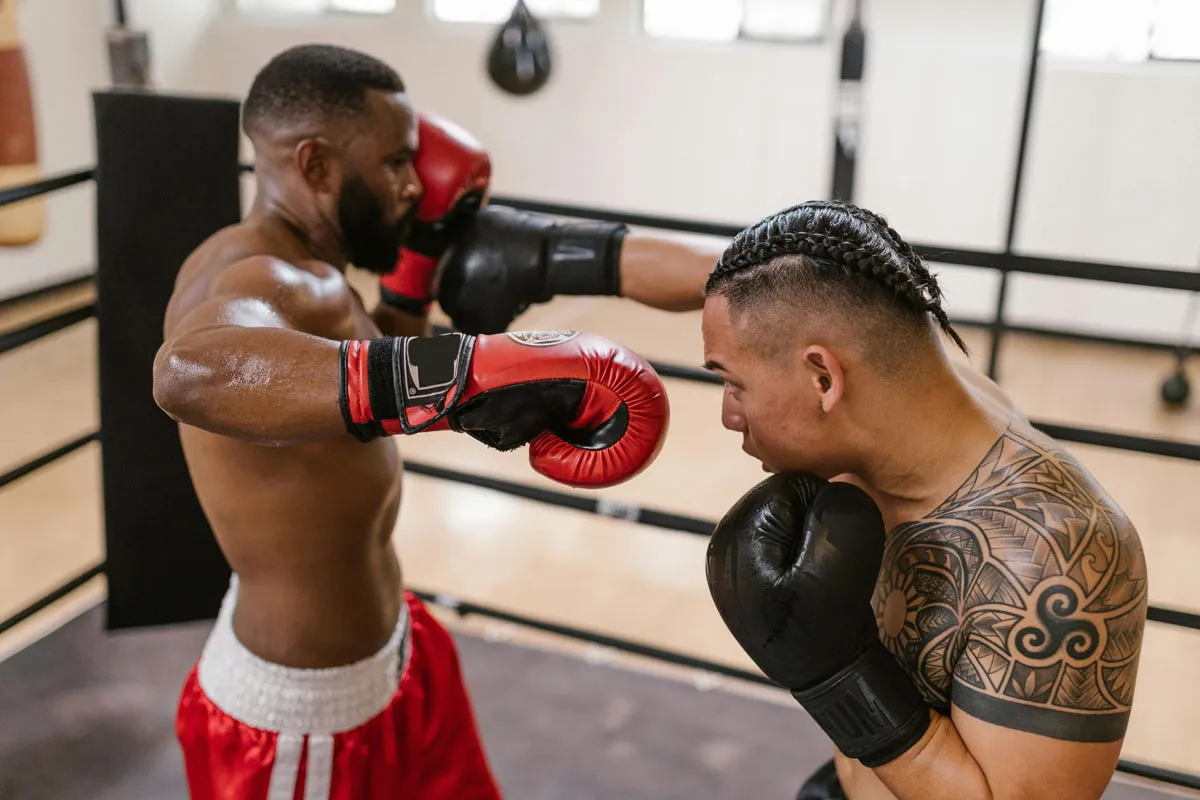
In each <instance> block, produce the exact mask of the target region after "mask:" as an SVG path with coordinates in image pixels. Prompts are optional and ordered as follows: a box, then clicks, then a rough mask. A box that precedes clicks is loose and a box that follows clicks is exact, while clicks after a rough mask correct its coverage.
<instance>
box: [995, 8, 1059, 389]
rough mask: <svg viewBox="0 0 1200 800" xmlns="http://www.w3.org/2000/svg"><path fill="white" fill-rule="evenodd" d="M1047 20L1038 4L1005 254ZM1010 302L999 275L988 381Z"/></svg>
mask: <svg viewBox="0 0 1200 800" xmlns="http://www.w3.org/2000/svg"><path fill="white" fill-rule="evenodd" d="M1045 16H1046V0H1038V4H1037V15H1036V17H1035V19H1034V23H1033V41H1032V42H1030V48H1029V75H1028V76H1027V80H1026V83H1025V113H1024V115H1023V117H1022V119H1021V140H1020V143H1019V144H1018V146H1017V166H1016V172H1015V174H1014V175H1013V184H1012V198H1011V202H1010V205H1009V211H1008V235H1007V236H1006V237H1005V240H1004V252H1005V253H1011V252H1012V250H1013V242H1014V240H1015V239H1016V236H1017V212H1018V211H1019V209H1020V205H1021V183H1022V181H1023V179H1024V176H1025V155H1026V152H1027V151H1028V149H1029V124H1030V120H1031V119H1032V117H1033V99H1034V91H1035V89H1036V88H1037V76H1038V62H1039V61H1040V59H1041V53H1042V48H1041V41H1042V23H1043V20H1044V18H1045ZM1007 300H1008V271H1007V270H1001V272H1000V290H999V291H998V292H997V294H996V317H995V319H994V321H993V322H992V350H991V353H990V354H989V356H988V369H987V374H988V377H990V378H993V379H995V377H996V374H997V368H998V362H999V360H1000V342H1001V339H1002V338H1003V337H1004V331H1005V322H1004V312H1005V304H1006V302H1007Z"/></svg>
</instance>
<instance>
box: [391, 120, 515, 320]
mask: <svg viewBox="0 0 1200 800" xmlns="http://www.w3.org/2000/svg"><path fill="white" fill-rule="evenodd" d="M418 126H419V127H418V134H417V137H418V138H417V141H418V144H417V154H416V157H415V158H414V159H413V168H414V169H415V170H416V173H417V177H418V178H420V180H421V185H422V186H423V187H424V194H423V195H422V197H421V201H420V203H419V204H418V205H417V218H416V220H415V221H414V222H413V226H412V229H411V231H409V235H408V239H407V240H406V241H405V243H404V247H403V248H402V249H401V250H400V258H399V260H398V261H397V262H396V268H395V270H393V271H392V272H391V273H390V274H388V275H386V276H384V277H383V278H382V279H381V280H380V281H379V295H380V300H381V301H382V302H384V303H386V304H387V305H389V306H392V307H393V308H396V309H398V310H399V311H403V312H405V313H406V314H413V315H415V316H424V315H425V314H427V313H429V305H430V303H431V302H432V300H433V298H432V286H433V275H434V272H435V271H436V270H437V265H438V261H439V260H440V259H441V257H442V254H443V253H445V252H446V249H447V248H448V247H449V246H450V245H451V244H452V243H453V242H454V241H455V240H456V238H457V237H458V235H459V234H460V232H461V231H462V230H463V229H464V226H467V225H470V223H471V219H472V217H473V216H474V214H475V212H476V211H478V210H479V209H480V208H482V207H483V206H484V204H485V203H486V202H487V191H488V185H489V183H490V181H491V178H492V163H491V160H490V159H489V158H488V154H487V152H486V151H485V150H484V149H483V145H481V144H480V143H479V142H477V141H476V140H475V139H474V138H473V137H472V136H471V134H469V133H467V132H466V131H465V130H463V129H462V128H460V127H458V126H457V125H455V124H454V123H452V122H449V121H448V120H444V119H441V118H439V117H435V116H433V115H431V114H420V115H418Z"/></svg>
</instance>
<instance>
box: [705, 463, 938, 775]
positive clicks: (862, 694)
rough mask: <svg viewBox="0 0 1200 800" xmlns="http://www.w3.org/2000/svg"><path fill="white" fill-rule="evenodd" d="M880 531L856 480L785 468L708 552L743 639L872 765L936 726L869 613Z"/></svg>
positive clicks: (711, 578)
mask: <svg viewBox="0 0 1200 800" xmlns="http://www.w3.org/2000/svg"><path fill="white" fill-rule="evenodd" d="M884 534H885V530H884V526H883V518H882V516H881V515H880V513H879V509H878V508H876V506H875V503H874V502H873V501H872V500H871V498H870V497H869V496H867V494H866V493H865V492H863V491H862V490H861V489H859V488H857V487H855V486H852V485H850V484H848V483H829V482H827V481H824V480H821V479H820V478H816V477H813V476H811V475H804V474H799V473H781V474H777V475H772V476H771V477H769V478H767V479H766V480H764V481H763V482H761V483H759V484H758V485H757V486H755V487H754V488H753V489H751V490H750V491H749V492H747V493H746V494H745V495H744V496H743V497H742V498H741V499H740V500H738V502H737V503H736V504H734V506H733V508H731V509H730V510H729V512H728V513H726V514H725V516H724V517H723V518H722V519H721V521H720V522H719V523H718V524H717V527H716V529H715V531H714V532H713V536H712V539H711V540H710V541H709V545H708V557H707V562H706V571H707V575H708V586H709V591H710V592H711V594H712V597H713V601H714V602H715V603H716V606H717V610H718V611H719V612H720V614H721V618H722V619H723V620H724V621H725V625H726V627H728V628H729V631H730V633H732V634H733V636H734V638H735V639H737V641H738V644H740V645H741V646H742V648H743V649H744V650H745V651H746V653H747V655H749V656H750V657H751V658H752V659H754V663H756V664H757V665H758V667H759V669H761V670H762V671H763V672H764V673H765V674H766V675H767V677H769V678H771V679H772V680H774V681H775V682H776V683H778V684H780V685H781V686H783V687H785V688H787V689H790V690H791V692H792V696H793V697H795V698H796V700H797V701H799V703H800V705H802V706H803V707H804V708H805V710H807V711H808V712H809V714H811V715H812V717H813V719H814V720H815V721H816V723H817V724H818V725H820V726H821V728H822V729H823V730H824V731H825V733H826V734H828V735H829V738H831V739H832V740H833V743H834V744H835V745H837V747H838V749H839V750H841V751H842V752H843V753H845V754H846V755H847V756H849V757H850V758H856V759H858V760H859V761H861V762H862V763H863V764H865V765H866V766H868V767H877V766H881V765H883V764H886V763H888V762H889V761H892V760H894V759H895V758H897V757H899V756H900V755H902V754H903V753H904V752H906V751H907V750H908V749H909V748H911V747H912V746H913V745H914V744H916V742H917V741H918V740H919V739H920V738H921V736H922V735H923V734H924V733H925V731H926V729H927V728H928V727H929V707H928V705H926V703H925V700H924V698H922V697H921V694H920V693H919V692H918V691H917V688H916V686H915V685H913V682H912V680H911V679H910V678H909V677H908V676H907V675H906V674H905V673H904V670H903V669H902V668H901V667H900V664H899V663H898V662H897V661H896V660H895V659H894V658H893V657H892V655H891V654H890V653H889V652H888V651H887V650H886V649H885V648H884V646H883V643H882V642H880V640H879V634H878V629H877V626H876V623H875V618H874V616H873V615H872V613H871V606H870V599H871V593H872V591H873V589H874V587H875V581H876V578H877V577H878V575H879V567H880V564H881V562H882V559H883V546H884Z"/></svg>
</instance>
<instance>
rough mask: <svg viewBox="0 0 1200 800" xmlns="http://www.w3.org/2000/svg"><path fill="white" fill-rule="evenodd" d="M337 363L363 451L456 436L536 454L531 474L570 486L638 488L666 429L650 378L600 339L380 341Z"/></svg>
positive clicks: (350, 347) (352, 346) (525, 336)
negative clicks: (375, 441) (394, 438)
mask: <svg viewBox="0 0 1200 800" xmlns="http://www.w3.org/2000/svg"><path fill="white" fill-rule="evenodd" d="M341 352H342V360H341V405H342V415H343V418H344V419H345V420H346V427H347V429H348V430H349V431H350V432H351V433H352V434H353V435H355V436H356V437H358V438H359V439H361V440H362V441H368V440H370V439H372V438H375V437H377V436H387V435H392V434H413V433H421V432H423V431H445V430H454V431H460V432H463V433H466V434H468V435H470V436H472V437H474V438H475V439H478V440H479V441H481V442H483V443H484V444H486V445H488V446H489V447H494V448H496V449H498V450H512V449H513V448H516V447H520V446H521V445H524V444H529V445H530V447H529V463H530V465H531V466H532V467H533V468H534V470H536V471H537V472H539V473H541V474H542V475H545V476H546V477H548V478H550V479H552V480H555V481H558V482H559V483H564V484H567V485H568V486H578V487H589V488H596V487H602V486H611V485H613V484H617V483H621V482H622V481H626V480H628V479H630V478H632V477H633V476H634V475H636V474H638V473H639V472H641V471H642V470H643V469H645V468H646V467H647V466H648V465H649V464H650V463H651V462H652V461H653V460H654V459H655V458H656V457H657V455H658V452H659V450H660V449H661V448H662V445H663V441H664V440H665V438H666V434H667V428H668V425H669V422H670V407H669V405H668V403H667V394H666V389H665V388H664V387H663V384H662V381H661V380H660V379H659V377H658V374H657V373H656V372H655V371H654V369H653V367H651V366H650V365H649V364H648V363H646V361H645V360H644V359H642V357H641V356H639V355H638V354H637V353H634V352H633V351H632V350H629V349H628V348H625V347H622V346H621V345H619V344H616V343H615V342H611V341H609V340H608V339H605V338H603V337H601V336H597V335H595V334H590V333H579V332H577V331H522V332H517V333H502V334H496V335H492V336H478V337H476V336H467V335H465V334H461V333H450V334H445V335H443V336H429V337H382V338H380V339H373V340H368V341H358V340H352V341H347V342H343V343H342V350H341Z"/></svg>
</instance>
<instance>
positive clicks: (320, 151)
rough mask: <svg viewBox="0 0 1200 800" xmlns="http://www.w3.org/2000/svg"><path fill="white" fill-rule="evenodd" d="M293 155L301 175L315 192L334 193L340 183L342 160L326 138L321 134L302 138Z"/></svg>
mask: <svg viewBox="0 0 1200 800" xmlns="http://www.w3.org/2000/svg"><path fill="white" fill-rule="evenodd" d="M292 157H293V158H294V159H295V162H296V169H297V170H298V171H299V172H300V176H301V177H302V178H303V179H304V182H305V183H306V184H308V186H309V188H310V189H312V190H313V191H314V192H318V193H322V194H328V193H332V192H334V191H335V190H336V188H337V187H338V186H339V185H340V183H341V176H342V169H341V161H340V160H339V158H338V154H337V153H336V152H334V149H333V146H332V145H331V144H330V142H329V141H327V140H326V139H324V138H322V137H319V136H314V137H311V138H307V139H301V140H300V141H299V142H297V143H296V147H295V150H293V152H292Z"/></svg>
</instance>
